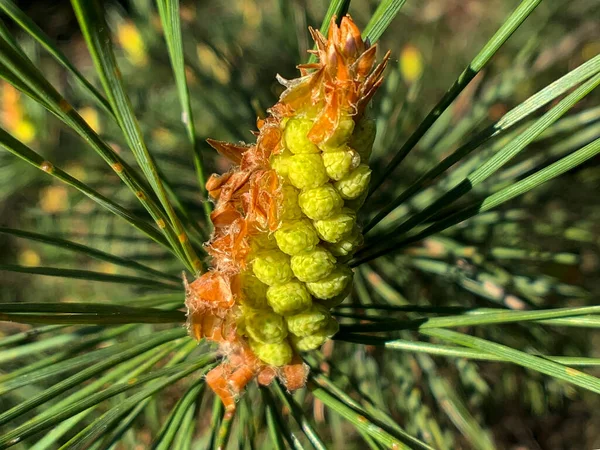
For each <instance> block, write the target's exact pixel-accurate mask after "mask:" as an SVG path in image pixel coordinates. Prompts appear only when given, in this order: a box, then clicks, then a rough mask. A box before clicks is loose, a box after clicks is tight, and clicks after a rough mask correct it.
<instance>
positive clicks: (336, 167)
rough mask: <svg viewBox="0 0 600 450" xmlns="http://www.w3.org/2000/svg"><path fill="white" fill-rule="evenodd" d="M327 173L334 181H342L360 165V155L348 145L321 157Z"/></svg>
mask: <svg viewBox="0 0 600 450" xmlns="http://www.w3.org/2000/svg"><path fill="white" fill-rule="evenodd" d="M321 157H322V158H323V164H324V165H325V172H327V175H328V176H329V178H331V179H332V180H335V181H337V180H341V179H342V178H343V177H345V176H346V175H348V174H349V173H350V172H351V171H352V170H353V169H355V168H357V167H358V165H359V164H360V155H359V154H358V152H356V151H355V150H353V149H351V148H350V147H348V146H347V145H345V146H342V147H339V149H336V150H335V151H331V152H326V153H323V154H322V155H321Z"/></svg>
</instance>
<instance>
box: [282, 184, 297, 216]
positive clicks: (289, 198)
mask: <svg viewBox="0 0 600 450" xmlns="http://www.w3.org/2000/svg"><path fill="white" fill-rule="evenodd" d="M279 217H280V219H281V220H297V219H302V210H301V209H300V205H298V190H297V189H296V188H295V187H293V186H291V185H289V184H284V185H283V187H282V188H281V211H280V215H279Z"/></svg>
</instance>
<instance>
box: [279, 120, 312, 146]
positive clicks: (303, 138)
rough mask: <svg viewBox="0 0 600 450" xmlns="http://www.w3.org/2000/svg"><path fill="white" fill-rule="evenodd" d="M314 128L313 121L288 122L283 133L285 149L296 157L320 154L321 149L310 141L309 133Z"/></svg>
mask: <svg viewBox="0 0 600 450" xmlns="http://www.w3.org/2000/svg"><path fill="white" fill-rule="evenodd" d="M312 127H313V121H312V120H308V119H290V120H288V121H287V124H286V125H285V130H284V132H283V139H284V144H285V147H286V148H287V149H288V150H289V151H290V152H292V153H293V154H295V155H298V154H306V153H319V148H318V147H317V146H316V145H315V144H313V143H312V142H311V141H310V140H309V139H308V132H309V131H310V129H311V128H312Z"/></svg>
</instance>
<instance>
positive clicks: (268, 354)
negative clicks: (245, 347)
mask: <svg viewBox="0 0 600 450" xmlns="http://www.w3.org/2000/svg"><path fill="white" fill-rule="evenodd" d="M250 348H251V349H252V351H253V352H254V354H255V355H256V356H258V359H260V360H261V361H262V362H264V363H266V364H270V365H272V366H276V367H281V366H285V365H286V364H289V363H290V362H291V361H292V356H293V352H292V347H290V344H289V343H288V342H287V341H283V342H278V343H276V344H263V343H260V342H256V341H252V340H251V341H250Z"/></svg>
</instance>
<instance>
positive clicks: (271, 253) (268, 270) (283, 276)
mask: <svg viewBox="0 0 600 450" xmlns="http://www.w3.org/2000/svg"><path fill="white" fill-rule="evenodd" d="M252 271H253V272H254V275H256V278H258V279H259V280H260V281H262V282H263V283H265V284H267V285H269V286H275V285H278V284H284V283H287V282H288V281H290V280H291V279H292V278H293V277H294V274H293V272H292V268H291V267H290V257H289V256H287V255H285V254H283V253H282V252H280V251H279V250H265V251H263V252H260V253H259V254H258V255H257V256H256V258H254V260H253V261H252Z"/></svg>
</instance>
